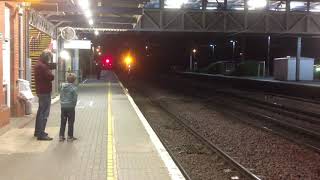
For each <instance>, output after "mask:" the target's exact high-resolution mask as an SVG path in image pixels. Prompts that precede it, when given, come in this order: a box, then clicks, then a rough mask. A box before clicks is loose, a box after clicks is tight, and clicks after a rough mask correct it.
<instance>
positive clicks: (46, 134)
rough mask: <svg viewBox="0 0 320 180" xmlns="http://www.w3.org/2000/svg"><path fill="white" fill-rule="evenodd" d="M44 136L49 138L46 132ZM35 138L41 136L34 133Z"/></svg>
mask: <svg viewBox="0 0 320 180" xmlns="http://www.w3.org/2000/svg"><path fill="white" fill-rule="evenodd" d="M44 135H45V136H48V133H46V132H45V133H44ZM33 136H34V137H38V136H39V134H36V133H34V135H33Z"/></svg>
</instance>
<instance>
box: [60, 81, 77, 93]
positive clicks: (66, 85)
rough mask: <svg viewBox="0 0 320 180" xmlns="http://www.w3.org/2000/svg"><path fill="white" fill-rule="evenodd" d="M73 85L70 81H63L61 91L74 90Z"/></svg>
mask: <svg viewBox="0 0 320 180" xmlns="http://www.w3.org/2000/svg"><path fill="white" fill-rule="evenodd" d="M74 88H75V86H74V85H73V84H72V83H64V84H62V91H64V92H70V91H72V90H74Z"/></svg>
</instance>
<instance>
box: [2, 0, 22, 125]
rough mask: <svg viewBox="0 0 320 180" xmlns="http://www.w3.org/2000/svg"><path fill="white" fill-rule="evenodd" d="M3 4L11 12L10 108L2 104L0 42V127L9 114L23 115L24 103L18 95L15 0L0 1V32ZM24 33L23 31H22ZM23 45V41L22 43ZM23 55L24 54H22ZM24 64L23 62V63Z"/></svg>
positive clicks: (17, 18)
mask: <svg viewBox="0 0 320 180" xmlns="http://www.w3.org/2000/svg"><path fill="white" fill-rule="evenodd" d="M5 6H7V7H9V8H10V12H11V62H12V63H11V89H10V92H11V102H10V103H11V108H10V109H9V108H8V107H6V106H5V105H4V93H3V90H2V87H3V84H2V81H3V77H2V75H3V72H2V64H3V59H2V57H3V53H2V44H3V39H2V40H1V42H0V127H1V126H3V125H5V124H7V123H9V116H10V114H11V116H23V115H24V112H25V111H24V103H23V102H22V101H21V100H20V99H19V97H18V93H19V90H18V86H17V80H18V78H19V48H20V47H19V15H18V14H17V11H16V7H17V2H9V1H1V2H0V32H1V33H4V9H5ZM23 34H24V33H23ZM23 45H24V43H23ZM22 56H23V57H24V55H23V54H22ZM23 64H25V63H23Z"/></svg>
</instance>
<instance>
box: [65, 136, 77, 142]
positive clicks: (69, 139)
mask: <svg viewBox="0 0 320 180" xmlns="http://www.w3.org/2000/svg"><path fill="white" fill-rule="evenodd" d="M77 139H78V138H75V137H68V138H67V141H68V142H72V141H74V140H77Z"/></svg>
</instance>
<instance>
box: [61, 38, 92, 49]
mask: <svg viewBox="0 0 320 180" xmlns="http://www.w3.org/2000/svg"><path fill="white" fill-rule="evenodd" d="M63 48H64V49H91V41H90V40H69V41H64V44H63Z"/></svg>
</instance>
